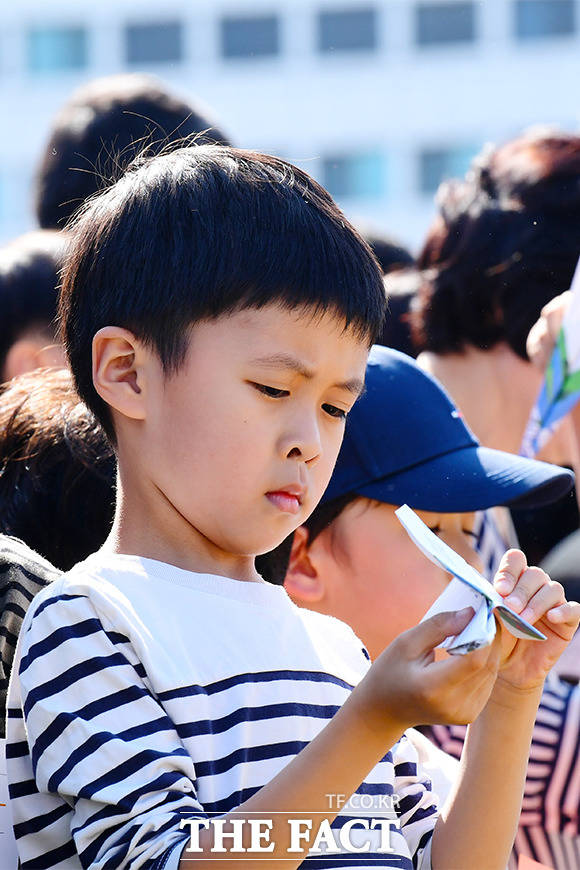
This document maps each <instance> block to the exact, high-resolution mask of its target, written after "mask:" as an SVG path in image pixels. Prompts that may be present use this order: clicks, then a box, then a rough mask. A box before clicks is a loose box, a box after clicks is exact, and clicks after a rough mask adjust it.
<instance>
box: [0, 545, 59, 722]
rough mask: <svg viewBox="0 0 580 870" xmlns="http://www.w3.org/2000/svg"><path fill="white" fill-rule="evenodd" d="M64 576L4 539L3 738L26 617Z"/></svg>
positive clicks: (0, 586) (0, 601)
mask: <svg viewBox="0 0 580 870" xmlns="http://www.w3.org/2000/svg"><path fill="white" fill-rule="evenodd" d="M60 573H61V572H60V571H59V570H58V569H57V568H55V567H54V566H53V565H51V564H50V562H47V561H46V559H43V558H42V556H39V554H38V553H35V552H34V550H31V549H30V547H27V546H26V544H24V543H23V542H22V541H19V540H18V539H17V538H12V537H10V536H9V535H0V737H5V733H4V724H5V720H6V716H5V713H6V695H7V693H8V681H9V679H10V673H11V671H12V662H13V660H14V652H15V650H16V641H17V640H18V635H19V633H20V626H21V625H22V620H23V619H24V614H25V613H26V611H27V609H28V605H29V604H30V602H31V601H32V599H33V598H34V596H35V595H36V593H37V592H39V591H40V590H41V589H43V588H44V587H45V586H46V585H47V584H48V583H50V582H51V580H55V579H56V578H57V577H59V576H60Z"/></svg>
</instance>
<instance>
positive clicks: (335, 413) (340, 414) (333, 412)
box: [322, 404, 346, 420]
mask: <svg viewBox="0 0 580 870" xmlns="http://www.w3.org/2000/svg"><path fill="white" fill-rule="evenodd" d="M322 410H323V411H326V413H327V414H329V415H330V416H331V417H337V418H338V419H339V420H346V411H343V410H342V408H337V407H336V405H327V404H324V405H323V406H322Z"/></svg>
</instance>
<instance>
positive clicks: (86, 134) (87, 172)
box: [35, 73, 230, 229]
mask: <svg viewBox="0 0 580 870" xmlns="http://www.w3.org/2000/svg"><path fill="white" fill-rule="evenodd" d="M185 137H191V138H195V139H196V141H198V142H199V143H205V144H207V143H210V142H212V143H216V144H219V145H229V144H230V143H229V141H228V139H227V137H226V135H225V133H224V132H223V131H222V130H221V129H220V128H219V127H218V126H216V124H215V123H214V121H213V119H212V117H211V115H210V114H209V112H208V111H207V110H206V108H205V107H204V106H201V105H198V103H197V102H193V101H191V100H190V99H189V98H188V99H182V98H181V97H180V96H179V95H178V94H175V93H173V92H172V91H171V90H169V89H168V88H167V86H166V85H165V84H164V83H163V82H161V81H160V80H158V79H157V78H155V77H154V76H150V75H144V74H143V73H126V74H123V75H112V76H105V77H104V78H98V79H93V80H91V81H90V82H88V83H87V84H84V85H82V87H80V88H79V89H78V90H76V91H75V92H74V93H73V95H72V96H71V97H70V99H69V100H68V101H67V102H66V103H65V104H64V106H63V107H62V108H61V110H60V111H59V113H58V115H57V116H56V118H55V119H54V122H53V126H52V129H51V131H50V136H49V139H48V142H47V143H46V147H45V149H44V154H43V156H42V161H41V164H40V166H39V169H38V174H37V178H36V185H35V187H36V189H35V207H36V215H37V218H38V222H39V224H40V226H41V227H48V228H54V229H57V228H61V227H63V226H64V225H65V224H66V222H67V221H68V220H69V218H70V217H71V216H72V215H73V214H74V212H76V210H77V209H78V208H79V206H81V205H82V203H83V202H84V201H85V200H86V199H87V198H88V197H90V196H92V195H93V194H94V193H96V192H97V191H99V190H102V189H103V187H106V186H107V184H108V183H109V182H107V181H106V179H111V178H118V177H119V174H120V170H121V168H122V167H123V166H127V165H128V164H129V163H130V162H131V161H132V160H134V159H135V157H136V156H137V155H138V154H140V153H141V152H142V151H143V150H144V149H145V148H147V150H148V153H149V154H158V153H160V151H162V150H163V149H164V148H166V147H167V145H168V144H169V143H171V142H177V141H178V140H181V139H184V138H185Z"/></svg>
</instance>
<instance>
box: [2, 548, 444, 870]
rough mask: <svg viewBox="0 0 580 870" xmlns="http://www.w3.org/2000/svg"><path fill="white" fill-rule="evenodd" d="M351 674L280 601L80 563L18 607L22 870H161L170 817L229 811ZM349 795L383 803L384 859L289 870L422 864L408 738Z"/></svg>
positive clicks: (341, 637) (333, 628)
mask: <svg viewBox="0 0 580 870" xmlns="http://www.w3.org/2000/svg"><path fill="white" fill-rule="evenodd" d="M368 666H369V664H368V661H367V660H366V658H365V657H364V655H363V652H362V648H361V644H360V642H359V641H358V640H357V639H356V637H355V636H354V635H353V633H352V632H351V630H350V629H349V628H348V627H347V626H345V625H344V624H343V623H341V622H339V621H338V620H334V619H331V618H330V617H325V616H321V615H319V614H315V613H312V612H309V611H306V610H301V609H299V608H296V607H295V606H294V605H293V604H292V602H291V601H290V599H289V598H288V596H287V595H286V593H285V591H284V590H283V588H281V587H276V586H270V585H268V584H261V583H244V582H240V581H235V580H229V579H227V578H223V577H214V576H209V575H197V574H192V573H190V572H187V571H182V570H180V569H178V568H174V567H173V566H169V565H165V564H163V563H160V562H156V561H152V560H148V559H140V558H138V557H133V556H117V555H112V554H111V555H106V556H105V555H102V554H95V555H94V556H91V557H89V559H88V560H86V561H85V562H84V563H81V564H80V565H78V566H76V567H75V569H73V571H72V572H70V573H69V574H68V575H66V576H64V577H63V578H61V579H59V580H57V581H55V582H53V583H52V584H51V586H50V587H49V588H47V589H45V590H44V591H43V592H42V593H41V594H40V595H39V596H37V598H35V600H34V602H33V604H32V606H31V608H30V610H29V611H28V613H27V615H26V618H25V620H24V623H23V627H22V632H21V636H20V641H19V646H18V649H17V654H16V659H15V666H14V670H13V678H12V681H11V685H10V692H9V702H8V708H9V709H8V719H7V765H8V777H9V784H10V794H11V806H12V813H13V817H14V821H15V832H16V836H17V838H18V848H19V852H20V855H21V860H22V867H23V870H27V868H29V870H37V868H42V867H47V868H48V867H50V868H71V870H72V868H79V867H84V868H88V867H91V868H93V870H105V868H107V870H112V868H121V867H123V868H130V870H137V868H148V870H153V868H164V870H175V868H177V866H178V863H179V857H180V854H181V852H182V848H183V844H184V843H185V841H186V839H187V837H188V833H187V830H181V829H180V822H181V820H182V819H183V818H193V817H199V818H203V817H206V816H207V815H210V814H214V813H218V814H224V813H227V812H230V811H232V810H235V809H236V808H237V807H238V806H239V805H240V804H241V803H242V802H243V801H245V800H247V799H248V798H249V797H250V796H251V795H252V794H254V793H255V792H256V791H257V790H259V789H260V788H261V787H262V786H263V785H265V784H266V783H267V782H269V781H270V780H271V779H272V778H273V777H274V776H275V775H276V774H277V773H278V772H279V771H280V770H281V769H282V768H283V767H284V766H285V765H286V764H287V763H288V762H289V761H290V760H291V759H292V758H293V757H294V756H295V755H296V754H297V753H298V752H299V751H300V750H301V749H302V748H303V747H304V746H305V745H306V744H307V743H308V742H309V741H310V740H312V739H313V737H315V736H316V734H317V733H318V732H319V731H320V730H321V728H323V727H324V725H325V724H326V723H327V722H328V721H329V719H330V718H331V717H332V716H333V715H334V713H335V712H336V710H337V709H338V708H339V707H340V706H341V704H342V703H344V701H345V699H346V698H347V697H348V694H349V692H350V691H351V689H352V687H353V685H355V683H356V682H358V680H360V678H361V676H362V675H363V674H364V673H365V671H366V669H367V668H368ZM357 793H358V794H359V795H361V796H362V795H365V796H373V799H376V801H377V811H376V812H375V811H374V810H373V816H374V817H381V816H382V817H385V816H388V815H389V813H388V812H385V810H384V809H380V806H381V801H380V798H381V797H384V796H390V795H393V793H394V794H396V795H397V796H398V798H399V805H398V806H399V809H398V822H399V825H400V828H399V829H398V830H394V832H393V835H392V838H391V842H392V845H393V846H394V847H395V849H396V851H395V853H391V854H389V855H380V854H376V853H370V854H368V855H367V856H366V857H363V856H362V855H359V856H356V861H355V862H354V863H353V857H354V856H352V855H350V856H349V855H346V856H340V855H336V856H334V857H333V856H331V855H328V857H327V858H324V860H322V861H321V860H320V859H317V860H308V861H307V862H305V864H304V866H310V865H311V864H312V866H313V867H314V866H316V867H322V866H323V865H324V866H326V867H328V868H330V867H332V868H335V867H336V868H338V867H343V866H357V867H377V866H384V867H403V868H404V867H407V868H409V870H411V868H412V867H418V866H420V867H428V866H429V862H430V858H429V853H430V836H431V833H432V829H433V826H434V823H435V820H436V818H437V808H436V800H435V798H434V796H433V795H432V793H431V792H430V790H429V788H428V784H427V783H426V781H425V780H424V779H423V778H422V777H421V774H420V771H418V770H417V756H416V752H415V750H414V748H413V746H412V745H411V743H410V741H408V740H407V739H406V738H403V739H402V740H401V741H399V743H398V744H397V745H396V747H394V749H393V750H392V753H391V752H389V753H387V755H386V756H385V758H384V759H383V760H382V761H381V762H380V763H379V764H378V765H377V766H376V767H375V768H374V770H372V771H371V772H370V774H369V775H368V776H367V777H366V779H365V782H364V783H362V784H361V786H360V788H359V789H358V792H357ZM383 806H384V804H383ZM305 809H308V808H305ZM367 814H368V813H367ZM349 815H350V816H352V815H353V813H352V811H350V813H349Z"/></svg>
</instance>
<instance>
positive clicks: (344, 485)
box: [256, 347, 580, 867]
mask: <svg viewBox="0 0 580 870" xmlns="http://www.w3.org/2000/svg"><path fill="white" fill-rule="evenodd" d="M572 480H573V477H572V474H571V472H569V471H567V470H566V469H562V468H559V467H557V466H554V465H551V464H546V463H543V462H538V461H536V460H529V459H523V458H522V457H518V456H514V455H511V454H508V453H505V452H503V451H497V450H494V449H488V448H485V447H481V446H480V445H479V443H478V441H477V440H476V438H475V437H474V436H473V434H472V433H471V432H470V430H469V429H468V428H467V426H466V425H465V423H464V422H463V420H462V419H461V416H460V415H459V414H458V413H457V411H456V409H455V407H454V405H453V403H452V402H451V400H450V399H449V397H448V396H447V395H446V393H445V392H444V390H443V389H442V388H441V387H440V386H439V384H437V382H436V381H435V380H434V379H433V378H432V377H430V376H429V375H427V374H426V373H424V372H423V371H421V369H420V368H419V367H418V366H417V365H416V364H415V363H414V362H413V360H411V359H410V358H408V357H405V356H404V355H402V354H399V353H397V352H395V351H392V350H387V349H385V348H377V347H375V348H373V350H372V352H371V355H370V357H369V364H368V366H367V375H366V392H365V394H364V396H363V397H362V398H361V399H360V400H359V401H358V402H357V404H356V405H355V406H354V408H353V409H352V411H351V412H350V414H349V418H348V424H347V427H346V431H345V437H344V441H343V445H342V448H341V451H340V454H339V457H338V460H337V463H336V466H335V470H334V472H333V476H332V478H331V481H330V484H329V486H328V488H327V490H326V492H325V494H324V495H323V497H322V500H321V502H320V503H319V505H318V507H317V508H316V509H315V510H314V512H313V513H312V515H311V516H310V517H309V518H308V519H307V520H306V521H305V522H304V524H303V525H302V526H300V527H299V528H298V529H297V530H296V531H295V532H294V534H293V536H291V537H290V538H289V539H287V541H285V542H284V544H283V545H281V547H280V548H279V549H278V550H276V551H274V552H273V553H272V554H268V555H267V556H264V557H261V558H258V560H257V563H256V564H257V566H258V567H259V569H260V570H261V571H262V574H263V576H265V577H266V579H269V580H270V581H271V582H284V586H285V588H286V591H287V592H288V593H289V594H290V596H291V598H292V599H293V601H294V602H295V603H296V604H298V605H299V606H303V607H307V608H309V609H311V610H315V611H317V612H320V613H324V614H329V615H331V616H335V617H338V618H339V619H342V620H343V621H345V622H347V623H348V624H349V625H350V626H351V627H352V628H353V630H354V631H355V633H356V634H357V635H358V636H359V637H360V639H361V641H362V642H363V643H364V644H365V647H366V649H367V650H368V653H369V656H370V658H371V660H374V659H376V658H377V657H378V656H379V655H380V654H381V652H382V650H383V649H384V648H385V647H386V646H387V645H388V644H390V643H392V641H393V640H394V639H395V638H396V637H397V636H399V635H400V634H401V633H402V632H404V631H406V630H407V629H409V628H410V627H412V626H414V625H416V624H417V623H418V622H419V621H420V620H421V618H422V617H423V615H424V614H425V612H426V611H427V610H428V608H429V607H430V606H431V604H432V603H433V602H434V600H435V599H436V598H437V597H438V595H439V594H440V593H441V592H442V591H443V590H444V589H445V588H446V586H447V583H448V582H449V579H450V576H449V575H448V574H446V572H444V571H443V570H442V569H440V568H439V567H437V566H436V565H434V564H433V563H432V562H430V561H429V560H428V559H427V558H426V557H425V556H424V555H423V553H422V552H421V551H420V550H419V549H418V548H417V547H416V545H415V544H414V543H413V542H412V540H411V539H410V538H409V536H408V534H407V532H406V531H405V529H404V528H403V526H402V525H401V523H400V522H399V521H398V519H397V517H396V516H395V510H396V508H397V507H399V506H400V505H401V504H403V503H406V504H408V505H409V506H410V507H412V508H414V509H415V510H416V511H417V513H418V514H419V516H420V517H421V519H422V520H423V521H424V522H425V523H426V524H427V525H428V526H429V527H430V528H431V529H432V530H433V531H434V532H436V534H437V535H438V536H439V537H440V538H441V539H442V540H444V541H445V542H446V543H447V544H449V546H451V547H452V548H453V549H454V550H456V551H457V552H458V553H460V555H462V556H463V557H464V558H465V559H466V560H467V561H468V562H470V563H471V564H472V565H474V567H476V568H477V569H479V568H480V565H479V561H478V558H477V555H476V553H475V552H474V549H473V545H474V541H473V524H474V512H475V511H478V510H481V509H484V508H488V507H490V506H492V505H509V504H514V503H515V504H527V505H530V506H534V507H535V508H536V509H538V508H540V507H542V506H544V505H545V504H547V503H549V502H550V501H552V500H554V499H556V498H558V497H559V496H560V495H561V494H562V492H565V491H566V490H569V489H570V487H571V486H572ZM532 570H537V569H532ZM507 603H508V604H509V605H510V606H512V607H513V608H514V609H515V610H516V611H518V612H522V605H521V603H518V602H517V601H515V600H510V599H509V598H508V599H507ZM523 615H524V617H527V616H528V615H529V613H527V612H524V613H523ZM574 645H575V650H576V655H578V652H579V651H580V649H579V645H578V641H577V640H575V641H573V642H572V646H574ZM424 731H425V733H427V734H428V735H429V736H430V737H431V739H433V740H434V742H436V743H437V744H438V745H439V746H440V747H441V748H443V749H444V750H446V751H449V752H451V753H452V754H453V755H455V756H456V757H459V756H460V754H461V749H462V746H463V740H464V739H465V728H463V727H454V728H445V727H441V728H438V727H433V728H431V729H424ZM579 737H580V688H578V686H577V685H572V684H571V683H565V682H563V681H560V680H558V679H557V678H556V677H555V676H554V677H553V676H550V678H549V679H548V682H547V683H546V686H545V689H544V693H543V696H542V702H541V705H540V708H539V711H538V715H537V719H536V727H535V731H534V740H533V744H532V751H531V756H530V762H529V767H528V778H527V782H526V788H525V796H524V803H523V814H522V817H521V820H520V830H519V832H518V836H517V840H516V845H517V850H518V851H520V852H521V853H522V854H526V855H528V856H534V855H535V856H536V857H537V859H538V860H542V861H545V860H546V858H547V857H549V859H550V861H551V860H554V856H557V855H558V851H557V849H558V844H559V843H560V847H566V848H568V847H569V848H571V849H575V848H577V843H578V841H577V840H576V839H575V838H576V836H577V834H578V821H579V819H578V804H579V798H580V789H579V786H578V785H577V784H575V783H574V782H572V783H568V782H567V781H566V777H567V776H568V775H569V774H571V773H572V770H573V769H574V765H575V764H576V761H577V758H576V755H575V754H573V755H572V756H571V757H570V755H569V754H568V748H569V746H570V742H572V745H574V746H576V745H577V741H578V739H579ZM570 806H571V807H572V810H570ZM544 812H545V819H546V821H545V827H543V822H542V818H543V815H542V814H543V813H544ZM562 831H566V836H565V837H560V833H561V832H562ZM552 834H555V836H554V838H553V839H554V843H553V846H554V853H553V854H552V851H551V849H552V846H551V845H550V844H549V842H548V841H549V839H550V837H551V836H552ZM530 844H532V845H530ZM562 844H563V845H562ZM514 863H515V856H514V860H513V861H512V865H513V864H514ZM550 866H551V864H550ZM557 866H558V867H566V865H565V864H558V865H557Z"/></svg>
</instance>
